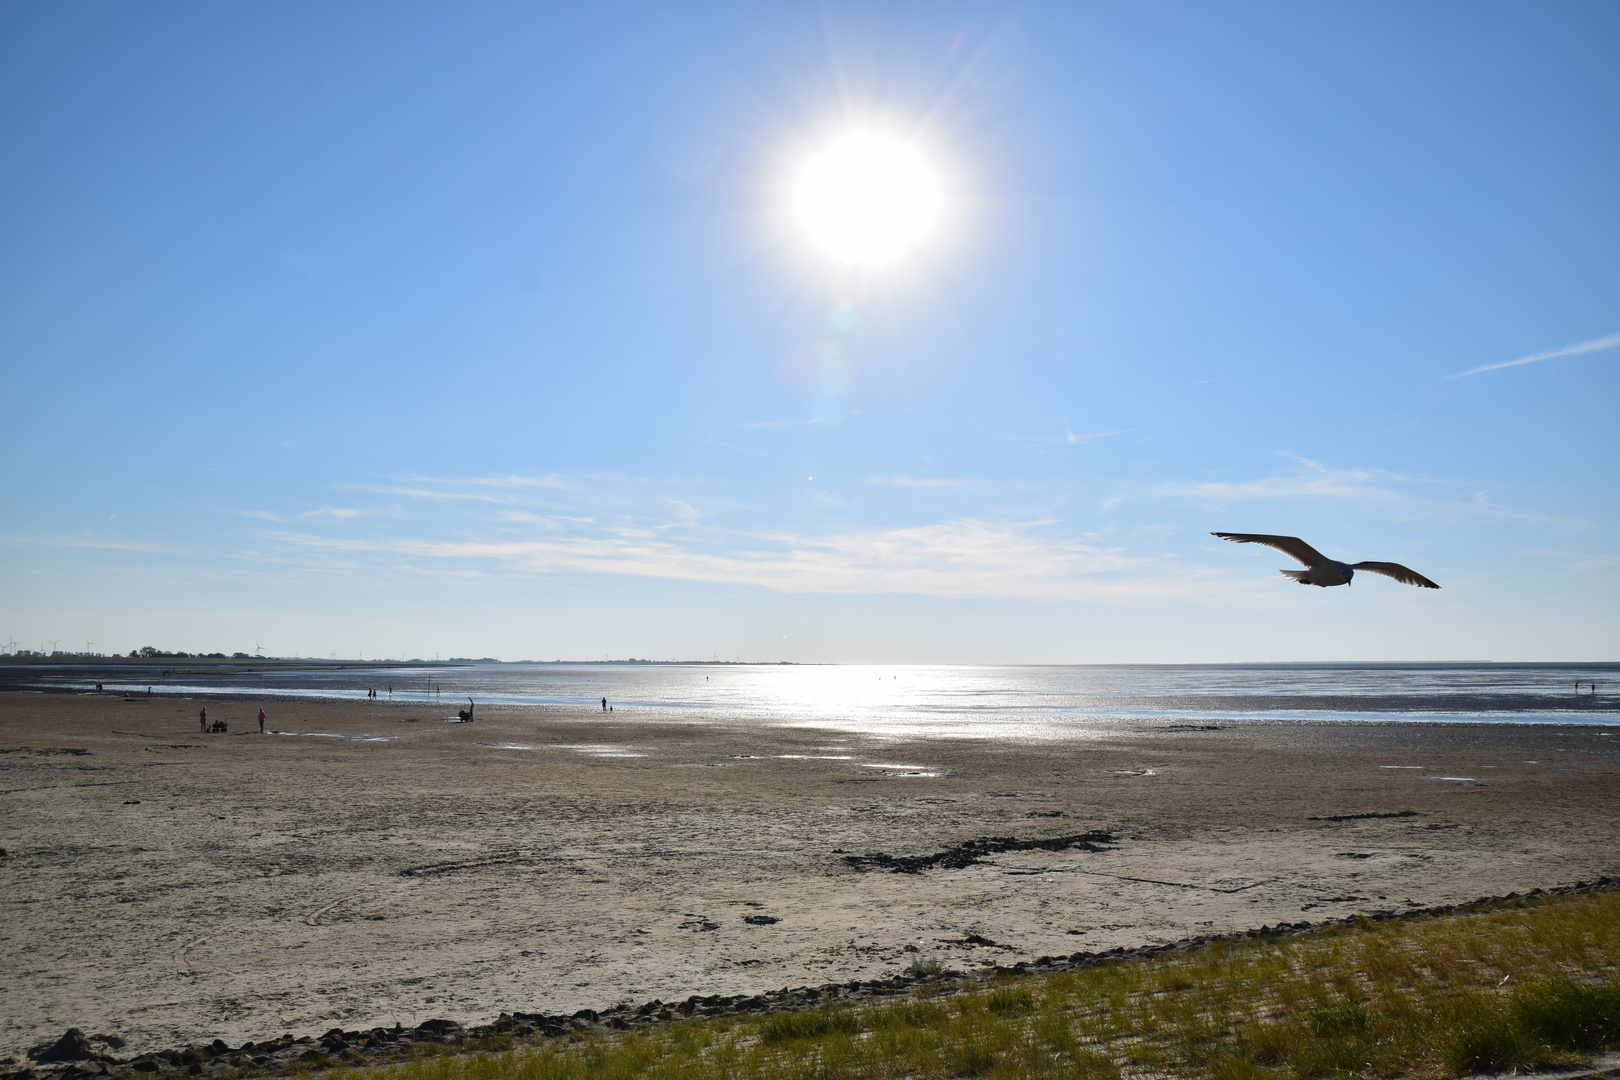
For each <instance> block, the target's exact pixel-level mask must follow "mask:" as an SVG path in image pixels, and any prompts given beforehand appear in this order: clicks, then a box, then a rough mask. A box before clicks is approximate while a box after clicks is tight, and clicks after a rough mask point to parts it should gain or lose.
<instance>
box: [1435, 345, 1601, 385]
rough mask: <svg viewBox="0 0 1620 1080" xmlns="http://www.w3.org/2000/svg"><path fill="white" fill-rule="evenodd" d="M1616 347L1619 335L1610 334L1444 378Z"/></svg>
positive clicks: (1464, 377) (1537, 362)
mask: <svg viewBox="0 0 1620 1080" xmlns="http://www.w3.org/2000/svg"><path fill="white" fill-rule="evenodd" d="M1616 345H1620V334H1610V335H1609V336H1608V337H1600V338H1594V339H1593V340H1591V341H1583V342H1581V343H1580V344H1579V345H1566V346H1564V347H1563V348H1562V349H1554V350H1553V351H1552V352H1544V353H1536V354H1535V355H1533V356H1521V357H1519V359H1517V360H1506V361H1504V362H1502V363H1500V364H1485V365H1484V366H1482V367H1477V368H1473V369H1472V370H1470V371H1462V372H1458V373H1457V374H1455V375H1447V376H1446V378H1448V379H1466V378H1468V376H1470V375H1480V374H1483V373H1484V372H1487V371H1501V370H1502V369H1503V368H1510V367H1518V366H1519V365H1520V364H1539V363H1541V361H1543V360H1556V359H1558V358H1559V357H1561V356H1579V355H1581V354H1582V353H1594V352H1602V351H1603V350H1604V349H1612V348H1614V347H1615V346H1616Z"/></svg>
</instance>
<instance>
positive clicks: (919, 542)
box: [272, 518, 1227, 604]
mask: <svg viewBox="0 0 1620 1080" xmlns="http://www.w3.org/2000/svg"><path fill="white" fill-rule="evenodd" d="M1051 524H1052V523H1051V522H1012V523H1008V522H990V521H981V520H977V519H972V518H962V519H957V520H952V521H946V522H940V523H937V524H932V525H923V526H917V527H913V528H902V529H887V530H875V531H853V532H844V533H836V534H832V535H828V536H821V537H808V536H800V535H795V534H789V533H771V534H763V533H759V534H747V535H738V536H729V535H726V534H719V533H709V534H706V535H705V536H703V537H701V538H697V539H679V538H672V537H670V536H668V535H667V534H662V533H658V532H655V531H653V530H649V529H643V528H626V527H620V528H615V529H610V530H603V531H601V532H598V533H596V534H594V535H576V536H565V537H548V538H544V539H520V540H505V541H487V540H478V539H467V540H451V541H445V540H413V539H404V538H397V537H375V538H365V539H360V538H355V539H339V538H332V537H324V536H315V535H311V534H307V533H279V534H276V535H275V536H274V537H273V538H272V539H274V540H275V541H277V542H279V543H281V544H283V545H286V546H288V547H293V548H298V549H303V550H306V551H310V552H319V553H321V554H323V555H327V556H344V555H347V556H353V555H357V554H361V553H366V552H375V553H379V554H387V555H392V556H395V557H398V556H409V557H415V558H422V559H431V560H441V559H443V560H452V561H463V560H467V561H474V562H484V561H494V562H499V563H504V564H506V565H508V566H510V567H513V568H516V569H521V570H524V571H527V572H530V573H541V574H548V573H561V572H577V573H592V574H622V575H629V576H635V577H655V578H668V579H676V580H685V581H704V582H713V583H724V584H729V585H752V586H759V587H764V588H769V589H774V590H777V591H779V592H788V593H862V594H882V593H910V594H915V595H924V596H938V597H945V598H951V599H984V598H998V599H1023V600H1087V601H1099V602H1103V603H1119V604H1140V603H1144V602H1146V603H1155V602H1169V601H1172V600H1177V599H1209V598H1211V597H1212V596H1213V595H1214V594H1216V593H1225V592H1226V591H1227V590H1226V588H1225V585H1226V582H1225V580H1224V578H1225V574H1224V572H1218V571H1210V570H1205V569H1201V568H1190V567H1186V566H1183V565H1181V564H1178V563H1177V562H1176V561H1175V560H1174V559H1173V558H1171V557H1168V556H1145V557H1144V556H1134V555H1129V554H1126V553H1125V552H1124V551H1122V550H1121V549H1118V548H1104V547H1097V546H1094V545H1089V544H1083V543H1079V542H1077V541H1073V540H1066V539H1052V538H1048V537H1044V536H1041V535H1039V531H1038V530H1040V529H1041V528H1042V527H1045V526H1049V525H1051ZM722 545H724V547H723V549H719V550H717V548H721V547H722Z"/></svg>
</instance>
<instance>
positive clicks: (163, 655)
mask: <svg viewBox="0 0 1620 1080" xmlns="http://www.w3.org/2000/svg"><path fill="white" fill-rule="evenodd" d="M129 658H130V659H131V660H224V659H227V657H226V656H225V654H224V653H222V652H164V651H163V650H162V649H159V648H157V647H156V646H154V645H142V646H141V647H140V648H138V649H131V650H129ZM229 659H231V660H251V659H253V657H251V656H249V655H248V654H247V653H245V652H239V653H232V654H231V655H230V657H229Z"/></svg>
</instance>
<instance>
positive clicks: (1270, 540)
mask: <svg viewBox="0 0 1620 1080" xmlns="http://www.w3.org/2000/svg"><path fill="white" fill-rule="evenodd" d="M1209 535H1211V536H1218V537H1220V538H1221V539H1222V540H1230V541H1232V543H1234V544H1264V545H1265V546H1266V547H1268V548H1272V549H1274V550H1277V551H1280V552H1282V553H1283V554H1284V555H1287V556H1289V557H1290V558H1292V559H1294V560H1296V561H1297V562H1299V564H1300V565H1301V566H1303V567H1305V569H1303V570H1279V571H1278V573H1280V574H1282V575H1283V576H1284V577H1287V578H1292V579H1293V580H1295V581H1297V582H1299V583H1300V584H1301V585H1316V586H1319V587H1321V588H1324V589H1328V588H1332V587H1333V586H1334V585H1348V584H1350V582H1351V580H1352V579H1353V578H1354V577H1355V576H1356V571H1357V570H1368V571H1371V572H1372V573H1374V574H1382V575H1384V576H1385V577H1391V578H1394V579H1395V580H1396V581H1399V582H1400V583H1401V584H1403V585H1416V586H1417V587H1418V588H1420V589H1438V588H1439V587H1440V586H1438V585H1436V584H1435V583H1434V582H1432V581H1430V580H1429V579H1428V578H1426V577H1424V576H1423V575H1422V574H1420V573H1418V572H1417V571H1416V570H1412V569H1410V568H1408V567H1405V566H1402V565H1401V564H1400V563H1392V562H1358V563H1342V562H1340V561H1339V560H1337V559H1330V558H1328V557H1327V556H1326V555H1323V554H1322V553H1321V552H1320V551H1317V550H1316V549H1315V548H1313V547H1311V545H1309V544H1307V543H1306V542H1305V541H1303V540H1301V539H1300V538H1299V537H1297V536H1272V535H1271V534H1269V533H1224V532H1218V533H1210V534H1209Z"/></svg>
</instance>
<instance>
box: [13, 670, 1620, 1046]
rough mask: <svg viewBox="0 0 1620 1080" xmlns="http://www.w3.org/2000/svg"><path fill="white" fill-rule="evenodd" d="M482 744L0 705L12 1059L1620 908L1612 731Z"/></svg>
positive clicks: (495, 713)
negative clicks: (1383, 919)
mask: <svg viewBox="0 0 1620 1080" xmlns="http://www.w3.org/2000/svg"><path fill="white" fill-rule="evenodd" d="M260 704H264V705H265V707H266V709H267V711H268V712H269V713H270V716H269V719H268V723H267V729H268V730H267V733H266V734H264V735H260V734H259V732H258V726H257V723H256V722H255V721H254V719H253V718H254V716H255V715H256V713H257V709H258V707H259V705H260ZM204 707H206V708H207V709H208V711H209V716H210V719H216V718H219V719H226V720H227V723H228V725H229V728H230V730H229V732H228V733H226V734H212V733H209V734H205V733H202V732H200V731H199V730H198V721H197V713H198V711H199V709H201V708H204ZM452 715H453V710H451V709H449V708H447V707H444V706H437V705H433V704H426V703H410V704H403V703H401V704H391V703H387V702H378V703H360V702H331V701H319V700H311V701H297V702H289V701H285V700H280V701H269V702H263V703H261V702H256V701H246V700H230V701H219V700H207V701H200V700H195V699H188V698H180V697H163V696H158V697H150V698H147V697H135V698H130V699H127V700H126V699H123V698H121V697H118V696H115V695H102V696H80V695H67V694H29V693H9V694H3V695H0V799H3V804H0V805H3V807H4V812H3V813H0V847H3V848H4V850H5V855H4V857H3V859H0V895H3V897H4V905H5V908H4V911H5V915H6V917H5V918H4V920H3V923H0V956H3V957H4V960H3V961H0V965H3V969H0V976H3V977H0V1055H12V1056H16V1057H21V1056H22V1054H23V1053H24V1052H25V1051H26V1049H27V1048H28V1047H30V1046H33V1045H36V1044H38V1043H40V1042H42V1041H46V1040H52V1039H55V1038H56V1037H57V1036H59V1035H61V1033H62V1032H63V1031H64V1030H65V1029H67V1028H69V1027H78V1028H82V1029H83V1030H84V1031H85V1032H87V1033H105V1034H113V1035H117V1036H118V1037H120V1038H121V1039H122V1040H124V1042H125V1044H126V1046H127V1049H126V1050H123V1051H121V1053H122V1054H124V1055H126V1056H127V1055H128V1054H132V1053H138V1052H140V1051H142V1050H146V1049H157V1048H167V1047H173V1046H179V1045H184V1044H187V1043H192V1042H196V1041H198V1040H204V1041H206V1040H211V1039H215V1038H220V1039H224V1040H225V1041H226V1042H229V1043H231V1044H232V1045H235V1044H237V1043H240V1042H243V1041H246V1040H250V1039H251V1040H258V1039H267V1038H273V1037H275V1036H278V1035H280V1034H281V1033H283V1032H292V1033H296V1034H298V1035H305V1034H319V1033H320V1032H322V1031H325V1030H327V1029H330V1028H333V1027H341V1028H346V1029H347V1028H362V1029H363V1028H370V1027H374V1026H385V1027H392V1026H393V1025H395V1024H396V1023H397V1024H402V1025H405V1026H408V1027H410V1026H415V1025H416V1024H419V1023H421V1022H422V1021H425V1020H428V1019H430V1018H444V1019H449V1020H454V1021H457V1022H460V1023H464V1024H474V1023H488V1022H489V1021H491V1020H492V1019H494V1018H495V1017H496V1016H497V1015H498V1014H499V1013H501V1012H503V1011H506V1012H516V1011H525V1012H529V1011H534V1012H546V1013H569V1012H572V1011H574V1010H578V1009H586V1008H589V1009H604V1008H607V1007H611V1006H613V1005H617V1004H622V1003H640V1002H645V1001H651V1000H653V999H661V1000H664V1001H671V1000H680V999H683V998H686V997H687V996H688V995H691V994H727V995H736V994H757V993H760V992H762V991H765V990H774V989H778V988H781V987H785V986H792V987H796V986H814V985H822V984H826V983H830V982H842V981H850V980H867V979H877V978H882V977H885V976H887V975H892V974H895V973H897V972H900V971H903V970H906V969H907V968H908V967H909V966H911V965H913V964H914V963H915V962H917V961H924V962H929V961H937V962H938V963H939V964H941V965H942V966H943V967H945V968H947V969H952V970H961V971H965V972H972V971H974V970H988V969H990V968H993V967H996V966H1002V967H1007V966H1011V965H1013V964H1014V963H1017V962H1018V961H1021V960H1022V961H1029V960H1033V959H1034V958H1036V957H1039V956H1043V955H1065V954H1071V953H1074V952H1077V951H1094V952H1100V951H1105V950H1108V949H1111V948H1116V947H1118V948H1136V947H1138V946H1142V945H1154V944H1161V943H1165V942H1171V941H1179V940H1182V939H1185V938H1192V937H1205V936H1209V935H1220V934H1230V933H1236V932H1241V931H1244V930H1248V929H1254V928H1258V927H1261V926H1265V925H1276V924H1279V923H1288V924H1297V923H1299V922H1302V921H1303V922H1317V921H1326V920H1330V919H1339V918H1342V917H1344V916H1347V915H1352V914H1356V913H1372V912H1379V911H1402V910H1409V909H1416V908H1421V907H1432V906H1437V905H1443V904H1450V903H1460V902H1465V901H1469V900H1472V899H1474V898H1477V897H1481V896H1488V895H1505V894H1508V893H1512V892H1520V893H1522V892H1527V891H1530V890H1532V889H1536V888H1552V887H1557V886H1562V885H1569V884H1573V883H1575V882H1578V881H1591V880H1595V879H1596V878H1599V877H1602V876H1605V875H1614V874H1616V873H1617V872H1620V856H1617V855H1616V852H1620V814H1617V813H1616V811H1617V809H1620V732H1615V731H1613V730H1612V729H1605V728H1602V727H1587V726H1581V725H1573V724H1572V725H1568V726H1561V725H1556V724H1540V725H1514V724H1501V723H1495V724H1479V725H1471V724H1444V725H1426V724H1415V723H1399V724H1381V723H1278V722H1267V721H1264V720H1263V719H1257V720H1255V721H1252V722H1251V721H1237V722H1234V721H1230V720H1222V721H1220V722H1219V723H1212V724H1196V725H1183V724H1174V725H1172V724H1162V723H1161V724H1145V723H1144V724H1130V723H1126V724H1117V725H1114V726H1112V727H1110V728H1108V729H1106V730H1094V731H1091V732H1089V733H1087V734H1086V735H1085V736H1084V737H1077V738H1074V739H1070V740H1066V741H1061V742H1042V743H1039V744H1020V743H1017V742H1011V741H985V740H975V739H967V738H953V739H930V738H878V737H871V736H862V735H859V734H850V733H847V732H830V731H827V730H822V729H813V728H799V727H793V726H784V725H779V724H778V725H769V726H767V725H750V724H743V723H736V722H726V721H721V720H714V721H710V720H707V719H705V718H704V717H702V716H693V715H689V714H682V715H679V716H673V715H661V714H658V713H657V712H653V711H649V712H645V713H638V712H635V711H628V710H627V711H625V712H620V713H615V714H612V715H611V716H603V715H602V714H601V713H600V712H599V711H596V710H589V711H587V710H579V709H574V708H569V707H555V708H535V707H522V708H520V707H505V708H503V707H484V706H480V707H479V708H478V710H477V719H476V721H475V722H473V723H470V724H459V723H450V722H447V717H449V716H452Z"/></svg>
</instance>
